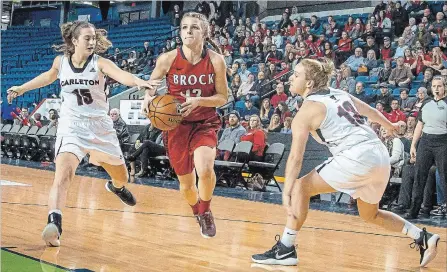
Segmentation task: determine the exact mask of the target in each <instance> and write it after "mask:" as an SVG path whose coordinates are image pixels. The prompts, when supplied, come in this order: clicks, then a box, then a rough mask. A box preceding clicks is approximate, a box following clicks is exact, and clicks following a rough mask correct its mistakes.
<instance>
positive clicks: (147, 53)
mask: <svg viewBox="0 0 447 272" xmlns="http://www.w3.org/2000/svg"><path fill="white" fill-rule="evenodd" d="M141 52H142V53H143V57H144V58H148V57H152V56H154V51H153V50H152V48H151V47H150V46H149V42H144V44H143V48H142V50H141Z"/></svg>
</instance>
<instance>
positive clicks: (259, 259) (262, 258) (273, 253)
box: [251, 235, 298, 265]
mask: <svg viewBox="0 0 447 272" xmlns="http://www.w3.org/2000/svg"><path fill="white" fill-rule="evenodd" d="M280 238H281V237H280V236H279V235H276V236H275V240H276V244H275V245H274V246H273V247H272V249H270V250H268V251H266V252H265V253H262V254H255V255H253V256H252V257H251V260H252V261H253V262H255V263H259V264H277V265H297V264H298V256H297V254H296V248H295V246H291V247H286V246H285V245H283V244H282V243H281V239H280Z"/></svg>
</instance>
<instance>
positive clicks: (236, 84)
mask: <svg viewBox="0 0 447 272" xmlns="http://www.w3.org/2000/svg"><path fill="white" fill-rule="evenodd" d="M241 84H242V81H241V77H240V76H239V75H238V74H235V75H234V77H233V79H232V81H231V83H230V89H231V93H232V94H233V97H235V98H236V97H237V93H238V91H239V88H240V87H241Z"/></svg>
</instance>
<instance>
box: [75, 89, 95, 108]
mask: <svg viewBox="0 0 447 272" xmlns="http://www.w3.org/2000/svg"><path fill="white" fill-rule="evenodd" d="M72 93H74V94H75V95H76V98H77V99H78V105H79V106H82V105H84V104H86V105H89V104H91V103H92V102H93V97H92V94H91V93H90V90H89V89H76V90H74V91H73V92H72Z"/></svg>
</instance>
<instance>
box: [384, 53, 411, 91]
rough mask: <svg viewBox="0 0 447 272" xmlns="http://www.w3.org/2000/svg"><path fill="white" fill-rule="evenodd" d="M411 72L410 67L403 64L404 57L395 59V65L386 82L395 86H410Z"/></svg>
mask: <svg viewBox="0 0 447 272" xmlns="http://www.w3.org/2000/svg"><path fill="white" fill-rule="evenodd" d="M412 79H413V74H412V73H411V70H410V67H408V66H405V65H404V57H403V56H402V57H399V58H398V59H397V66H396V68H394V69H393V70H392V71H391V75H390V79H389V80H388V82H389V83H390V84H391V85H393V86H396V87H403V88H408V87H409V86H410V83H411V80H412Z"/></svg>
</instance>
